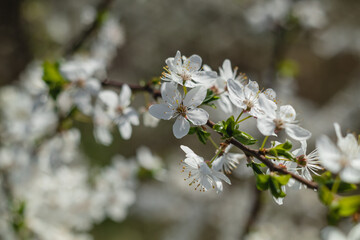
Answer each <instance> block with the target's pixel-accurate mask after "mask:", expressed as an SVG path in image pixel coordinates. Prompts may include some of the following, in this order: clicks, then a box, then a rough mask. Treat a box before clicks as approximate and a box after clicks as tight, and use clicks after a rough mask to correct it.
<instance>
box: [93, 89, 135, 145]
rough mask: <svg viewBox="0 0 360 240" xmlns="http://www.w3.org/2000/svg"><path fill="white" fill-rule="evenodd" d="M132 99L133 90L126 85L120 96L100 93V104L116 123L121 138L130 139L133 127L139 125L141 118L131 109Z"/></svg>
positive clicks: (109, 92) (113, 93)
mask: <svg viewBox="0 0 360 240" xmlns="http://www.w3.org/2000/svg"><path fill="white" fill-rule="evenodd" d="M130 98H131V89H130V88H129V86H128V85H126V84H125V85H124V86H123V87H122V89H121V92H120V94H119V95H117V94H116V93H115V92H114V91H110V90H103V91H101V92H100V93H99V101H98V104H100V106H101V107H102V109H103V110H104V113H105V114H106V116H108V117H109V118H110V119H111V120H112V122H113V123H115V124H116V125H117V126H118V128H119V132H120V134H121V136H122V137H123V138H124V139H129V138H130V137H131V133H132V127H131V125H136V126H137V125H139V117H138V114H137V112H136V111H135V109H133V108H132V107H129V105H130Z"/></svg>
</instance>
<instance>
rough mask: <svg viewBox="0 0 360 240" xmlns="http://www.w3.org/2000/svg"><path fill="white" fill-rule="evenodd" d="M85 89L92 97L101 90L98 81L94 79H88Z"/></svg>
mask: <svg viewBox="0 0 360 240" xmlns="http://www.w3.org/2000/svg"><path fill="white" fill-rule="evenodd" d="M85 88H86V90H87V91H88V92H90V93H91V94H92V95H96V94H97V93H98V92H99V91H100V89H101V84H100V82H99V80H97V79H95V78H90V79H89V80H88V81H87V82H86V85H85Z"/></svg>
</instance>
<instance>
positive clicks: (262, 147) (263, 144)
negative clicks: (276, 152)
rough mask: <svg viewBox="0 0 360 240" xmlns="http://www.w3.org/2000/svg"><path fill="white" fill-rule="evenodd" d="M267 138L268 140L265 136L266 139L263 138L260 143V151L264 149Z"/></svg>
mask: <svg viewBox="0 0 360 240" xmlns="http://www.w3.org/2000/svg"><path fill="white" fill-rule="evenodd" d="M268 138H269V136H266V137H265V138H264V141H263V142H262V144H261V147H260V149H261V150H262V149H264V147H265V143H266V141H267V140H268Z"/></svg>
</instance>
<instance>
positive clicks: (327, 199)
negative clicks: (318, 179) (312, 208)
mask: <svg viewBox="0 0 360 240" xmlns="http://www.w3.org/2000/svg"><path fill="white" fill-rule="evenodd" d="M318 196H319V199H320V201H321V202H322V203H323V204H325V205H326V206H329V205H330V204H331V202H332V201H333V200H334V195H333V193H332V192H331V191H330V190H329V188H327V187H326V186H325V185H319V188H318Z"/></svg>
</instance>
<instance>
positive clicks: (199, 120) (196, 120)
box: [186, 108, 209, 126]
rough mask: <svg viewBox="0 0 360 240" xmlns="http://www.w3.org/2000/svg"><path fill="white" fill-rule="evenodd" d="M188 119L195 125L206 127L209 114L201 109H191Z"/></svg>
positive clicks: (187, 115) (187, 114)
mask: <svg viewBox="0 0 360 240" xmlns="http://www.w3.org/2000/svg"><path fill="white" fill-rule="evenodd" d="M186 117H187V118H188V119H189V121H190V122H192V123H193V124H194V125H197V126H199V125H205V124H206V122H207V120H208V119H209V114H208V113H207V112H206V111H205V110H204V109H201V108H195V109H191V110H189V111H188V112H187V113H186Z"/></svg>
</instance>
